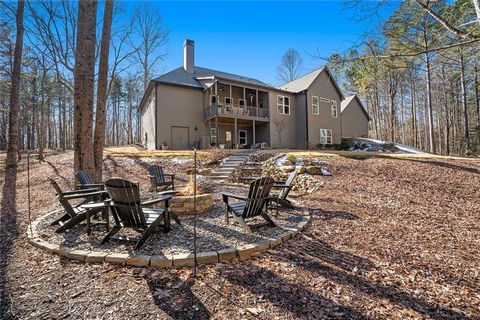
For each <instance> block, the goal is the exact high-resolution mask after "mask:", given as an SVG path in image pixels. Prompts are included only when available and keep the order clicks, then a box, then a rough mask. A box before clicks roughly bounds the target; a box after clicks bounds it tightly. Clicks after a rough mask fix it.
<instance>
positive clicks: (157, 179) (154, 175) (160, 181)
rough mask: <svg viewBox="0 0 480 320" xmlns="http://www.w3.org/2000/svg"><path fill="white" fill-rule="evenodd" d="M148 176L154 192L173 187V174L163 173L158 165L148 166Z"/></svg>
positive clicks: (172, 188)
mask: <svg viewBox="0 0 480 320" xmlns="http://www.w3.org/2000/svg"><path fill="white" fill-rule="evenodd" d="M148 177H149V178H150V184H151V185H152V190H154V191H155V192H158V191H166V190H174V189H175V175H174V174H170V173H164V172H163V168H162V167H161V166H159V165H156V164H154V165H152V166H150V167H149V168H148ZM167 178H168V179H167Z"/></svg>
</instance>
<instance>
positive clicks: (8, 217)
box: [0, 168, 18, 319]
mask: <svg viewBox="0 0 480 320" xmlns="http://www.w3.org/2000/svg"><path fill="white" fill-rule="evenodd" d="M16 182H17V169H16V168H11V169H6V171H5V184H4V185H3V190H2V202H1V208H0V239H1V241H0V319H10V318H13V316H12V314H11V312H10V303H11V302H10V301H9V294H8V288H7V278H6V274H7V266H8V263H9V261H10V257H11V255H12V254H13V252H12V247H13V243H14V241H15V239H16V238H17V237H18V230H17V210H16V205H15V202H16Z"/></svg>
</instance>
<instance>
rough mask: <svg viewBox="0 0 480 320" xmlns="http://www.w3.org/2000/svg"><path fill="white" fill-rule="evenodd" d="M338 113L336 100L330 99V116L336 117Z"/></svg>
mask: <svg viewBox="0 0 480 320" xmlns="http://www.w3.org/2000/svg"><path fill="white" fill-rule="evenodd" d="M337 115H338V106H337V101H335V100H332V118H336V117H337Z"/></svg>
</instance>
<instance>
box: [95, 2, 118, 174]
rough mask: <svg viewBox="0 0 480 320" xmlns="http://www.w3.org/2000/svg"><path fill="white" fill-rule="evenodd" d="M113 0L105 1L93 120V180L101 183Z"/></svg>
mask: <svg viewBox="0 0 480 320" xmlns="http://www.w3.org/2000/svg"><path fill="white" fill-rule="evenodd" d="M112 14H113V0H106V1H105V12H104V16H103V30H102V44H101V47H100V65H99V68H98V90H97V113H96V118H95V134H94V141H93V155H94V161H95V174H94V179H95V181H96V182H100V181H102V162H103V148H104V147H105V119H106V113H105V109H106V104H107V84H108V54H109V48H110V34H111V30H112Z"/></svg>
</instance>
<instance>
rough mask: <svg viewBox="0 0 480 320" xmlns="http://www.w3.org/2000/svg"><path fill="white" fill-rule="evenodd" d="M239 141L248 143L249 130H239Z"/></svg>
mask: <svg viewBox="0 0 480 320" xmlns="http://www.w3.org/2000/svg"><path fill="white" fill-rule="evenodd" d="M238 142H239V144H243V145H245V144H247V131H245V130H238Z"/></svg>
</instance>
